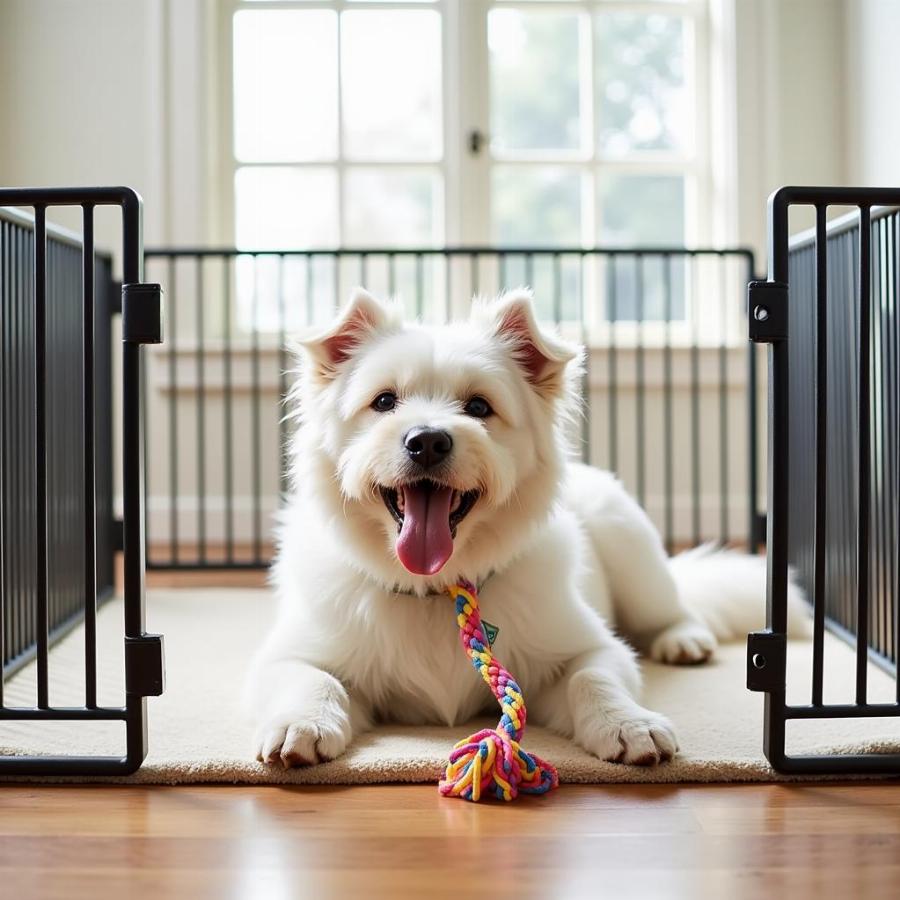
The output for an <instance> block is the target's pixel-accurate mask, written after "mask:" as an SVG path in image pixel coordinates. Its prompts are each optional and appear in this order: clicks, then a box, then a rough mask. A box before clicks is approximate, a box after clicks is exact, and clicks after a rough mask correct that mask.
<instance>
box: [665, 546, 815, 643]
mask: <svg viewBox="0 0 900 900" xmlns="http://www.w3.org/2000/svg"><path fill="white" fill-rule="evenodd" d="M669 566H670V570H671V572H672V576H673V578H674V579H675V583H676V585H677V586H678V593H679V595H680V596H681V598H682V602H683V603H684V604H685V605H686V606H687V607H688V609H689V610H690V611H691V612H692V613H693V614H694V615H695V616H697V618H699V619H700V620H701V621H703V622H705V623H706V625H708V626H709V628H710V630H711V631H712V632H713V633H714V634H715V636H716V637H717V638H718V639H719V640H720V641H737V640H743V639H744V638H745V637H746V636H747V634H748V633H749V632H751V631H757V630H759V629H760V628H764V627H765V624H766V621H765V620H766V614H765V596H766V561H765V558H764V557H762V556H749V555H748V554H746V553H739V552H738V551H736V550H718V549H716V548H715V547H714V546H713V545H711V544H707V545H704V546H702V547H695V548H694V549H693V550H688V551H686V552H685V553H681V554H679V555H678V556H675V557H673V558H672V559H671V560H670V561H669ZM810 634H811V630H810V617H809V612H808V607H807V604H806V602H805V599H804V596H803V591H802V590H801V589H800V587H799V586H798V585H797V584H796V583H795V581H794V579H793V577H792V578H791V581H790V584H789V586H788V635H789V636H790V637H809V635H810Z"/></svg>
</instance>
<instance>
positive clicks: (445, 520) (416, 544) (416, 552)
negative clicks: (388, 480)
mask: <svg viewBox="0 0 900 900" xmlns="http://www.w3.org/2000/svg"><path fill="white" fill-rule="evenodd" d="M452 498H453V491H452V489H451V488H448V487H430V486H429V487H425V486H422V485H415V484H413V485H409V486H407V487H405V488H403V527H402V528H401V529H400V536H399V537H398V538H397V556H398V557H399V558H400V562H401V563H403V565H404V566H405V567H406V569H408V570H409V571H410V572H412V573H413V575H434V574H435V573H436V572H440V570H441V569H442V568H443V567H444V563H445V562H447V560H448V559H450V555H451V554H452V553H453V535H451V534H450V501H451V500H452Z"/></svg>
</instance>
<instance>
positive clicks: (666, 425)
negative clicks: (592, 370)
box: [663, 254, 675, 555]
mask: <svg viewBox="0 0 900 900" xmlns="http://www.w3.org/2000/svg"><path fill="white" fill-rule="evenodd" d="M672 259H673V257H672V255H671V254H668V255H666V256H665V257H663V262H664V263H665V267H666V268H665V273H664V277H663V306H664V309H663V315H664V316H665V320H666V325H665V336H664V343H663V466H664V471H663V493H664V494H665V513H664V529H663V533H664V535H665V543H666V552H667V553H668V554H669V555H671V554H672V551H673V550H674V535H673V533H674V530H675V529H674V524H673V520H674V514H673V506H674V500H673V490H674V488H673V485H674V478H673V475H674V471H673V466H674V456H675V447H674V445H673V443H672Z"/></svg>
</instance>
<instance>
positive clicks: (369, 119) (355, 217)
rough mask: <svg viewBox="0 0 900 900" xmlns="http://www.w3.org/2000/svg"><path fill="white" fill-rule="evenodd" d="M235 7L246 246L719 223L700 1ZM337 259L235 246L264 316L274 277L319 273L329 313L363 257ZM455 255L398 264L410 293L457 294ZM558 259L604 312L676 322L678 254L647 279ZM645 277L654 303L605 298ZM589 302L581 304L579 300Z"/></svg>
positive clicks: (411, 0) (617, 233)
mask: <svg viewBox="0 0 900 900" xmlns="http://www.w3.org/2000/svg"><path fill="white" fill-rule="evenodd" d="M225 6H226V7H227V12H226V15H225V22H224V24H225V34H226V36H227V42H228V47H229V48H230V57H229V58H230V60H231V71H230V73H228V74H229V77H228V78H227V79H226V82H229V83H231V85H232V102H231V104H230V106H229V109H230V110H231V115H230V132H231V135H230V136H231V143H232V147H233V156H232V158H231V160H230V162H229V165H228V167H227V171H226V173H225V178H226V182H227V183H226V185H225V190H226V192H227V193H228V194H229V195H230V196H232V197H233V200H234V205H233V211H234V238H235V241H236V243H237V246H238V247H241V248H246V249H257V250H259V249H264V250H272V251H277V250H279V249H291V248H294V249H297V248H304V249H306V248H334V247H368V248H372V247H380V248H390V247H440V246H442V245H445V244H457V245H459V244H462V245H485V244H493V245H504V246H513V247H523V248H524V247H532V248H534V247H546V248H552V247H590V246H594V245H597V244H600V245H603V246H635V245H640V246H644V247H646V246H654V245H655V246H682V245H685V244H688V245H690V244H696V243H701V242H703V241H704V240H708V235H709V229H708V225H707V223H708V222H709V221H710V219H711V212H712V210H711V209H709V208H708V207H709V206H710V203H711V196H712V192H711V190H710V189H709V186H710V183H711V179H710V178H709V173H708V168H709V157H710V154H709V152H708V147H707V145H708V143H709V142H708V136H707V123H706V120H705V114H704V115H701V112H703V111H705V110H706V109H707V108H708V106H709V103H708V98H707V97H706V95H705V92H706V90H707V86H708V83H709V78H708V71H707V68H708V60H709V54H708V52H707V50H706V39H705V35H706V31H707V13H708V10H707V0H641V2H631V0H541V2H537V0H393V2H387V0H233V2H232V3H231V4H225ZM324 263H325V260H318V261H315V260H314V261H312V262H310V263H306V262H304V261H302V260H295V261H293V262H289V263H288V264H287V266H286V268H284V267H281V266H280V264H279V266H276V265H275V264H274V261H272V260H270V261H268V263H267V261H266V260H265V259H261V260H259V261H258V262H257V263H256V264H254V265H253V266H252V267H251V266H250V264H249V260H246V261H239V267H238V290H239V294H240V295H241V296H247V297H249V296H250V294H251V293H252V292H254V291H255V292H256V294H257V296H258V297H259V296H261V297H262V305H261V310H262V311H261V313H259V315H260V316H261V317H262V319H261V321H262V322H263V323H264V322H265V321H266V320H267V319H268V318H271V317H272V316H273V315H274V313H273V312H272V310H273V309H274V304H275V302H276V300H275V294H276V293H277V291H278V287H277V284H276V282H277V279H279V278H282V279H286V280H288V281H291V282H293V283H297V284H305V285H306V286H307V288H306V292H307V293H310V292H311V293H312V294H314V295H315V296H312V297H309V298H307V304H306V305H307V307H308V308H309V309H310V310H318V309H319V307H320V306H321V307H322V309H323V310H325V311H327V310H328V309H330V308H331V304H332V302H333V298H334V297H335V296H337V295H339V294H340V292H341V285H343V282H344V281H345V279H349V280H350V281H352V280H358V278H359V274H358V272H356V271H355V270H354V272H353V273H343V272H340V271H336V270H335V271H332V270H331V269H329V268H328V266H326V265H325V264H324ZM512 265H513V267H514V263H513V264H512ZM547 265H549V261H548V262H547ZM317 266H318V268H317ZM449 268H450V267H449V266H448V265H447V264H445V263H443V262H442V261H440V260H436V259H433V258H430V259H427V260H426V261H425V263H424V270H423V271H414V270H413V269H412V268H410V269H409V271H408V272H406V273H405V274H404V272H403V271H400V272H399V274H398V275H397V276H396V278H397V279H399V284H397V290H398V292H400V293H403V285H404V284H405V285H407V286H410V285H413V284H418V285H421V284H425V285H426V286H433V288H434V290H433V291H429V290H427V289H426V291H425V293H426V294H429V293H430V294H434V295H435V297H436V298H437V299H436V300H435V303H436V304H438V305H439V306H441V307H443V306H444V304H445V303H449V302H451V301H450V299H449V298H448V297H446V296H444V294H446V293H447V288H446V284H447V283H448V281H449V280H450V278H451V275H452V273H450V272H449ZM401 270H402V266H401ZM506 274H507V275H508V276H509V277H510V278H511V279H514V278H515V277H519V279H520V280H522V279H523V278H524V277H525V275H526V274H530V275H533V278H532V279H531V280H532V281H533V282H534V283H535V287H536V288H537V287H538V286H539V282H540V280H541V278H542V277H543V278H544V280H545V281H546V280H547V278H549V276H548V275H547V273H543V274H542V272H541V271H534V272H532V273H526V272H525V271H524V270H523V271H522V272H521V273H520V274H519V275H518V276H517V275H516V273H515V272H513V271H510V270H507V272H506ZM562 274H563V278H564V282H565V285H566V286H567V289H566V290H565V291H564V294H565V296H567V297H570V296H572V295H573V293H574V291H575V290H576V282H577V289H578V290H588V291H590V294H591V296H593V297H595V298H596V300H597V304H595V306H596V308H589V309H587V310H586V315H587V317H588V319H589V320H590V321H589V322H588V323H587V324H588V325H590V326H592V327H593V325H596V324H598V323H602V322H604V321H619V322H623V323H625V322H628V321H632V320H633V319H634V318H635V317H636V316H637V315H638V313H640V314H641V315H642V316H643V317H644V318H646V319H648V320H652V319H659V318H661V317H662V316H663V308H664V306H665V307H666V308H667V309H668V310H669V312H670V314H671V315H672V316H673V318H674V319H676V320H677V319H680V318H684V317H687V316H689V315H690V311H689V309H688V304H687V303H686V300H685V297H686V296H687V292H688V287H689V282H690V280H691V277H692V276H691V274H690V273H688V272H687V271H686V269H685V266H684V264H683V261H677V262H676V265H675V266H674V268H671V269H664V268H663V267H662V266H661V265H659V266H656V265H654V264H651V265H649V266H648V267H647V269H646V271H645V272H643V273H641V275H640V276H637V275H636V273H635V272H634V271H632V269H629V268H628V266H627V265H623V266H621V267H616V266H613V267H612V268H610V269H608V270H603V267H601V266H598V267H595V269H594V271H592V272H582V271H580V270H579V269H578V267H577V265H574V263H573V262H572V261H570V262H569V263H568V264H565V265H564V266H563V273H562ZM370 277H371V272H370ZM636 277H642V278H643V279H644V280H643V282H642V286H643V289H644V292H645V293H646V296H647V301H646V303H645V304H644V306H643V308H642V309H641V310H636V309H635V308H634V301H633V299H632V300H631V301H630V303H629V302H626V301H625V300H622V301H620V302H619V303H618V306H616V305H615V301H612V302H610V300H609V297H610V296H611V294H612V293H613V292H615V293H617V294H618V296H619V297H623V298H624V297H628V296H631V295H633V293H634V292H633V287H634V280H635V278H636ZM693 277H694V278H695V279H696V274H695V275H694V276H693ZM582 278H585V279H587V281H584V282H583V283H582V282H581V281H580V279H582ZM393 279H394V275H393V273H392V280H393ZM526 280H527V279H526ZM548 283H549V282H548ZM309 285H313V287H312V288H311V289H310V288H309ZM665 285H668V287H665ZM482 289H487V287H486V285H482ZM669 289H671V294H666V296H669V298H670V299H669V300H667V301H665V303H664V301H663V299H662V298H663V296H664V294H665V292H666V291H668V290H669ZM419 293H420V294H421V293H422V291H421V289H419ZM320 295H321V296H320ZM576 307H577V303H576V304H575V305H574V306H573V308H572V310H571V311H570V314H571V315H572V316H576V315H577V316H579V317H580V315H581V314H580V313H576ZM266 310H269V312H268V313H267V312H266ZM568 314H569V313H566V315H568Z"/></svg>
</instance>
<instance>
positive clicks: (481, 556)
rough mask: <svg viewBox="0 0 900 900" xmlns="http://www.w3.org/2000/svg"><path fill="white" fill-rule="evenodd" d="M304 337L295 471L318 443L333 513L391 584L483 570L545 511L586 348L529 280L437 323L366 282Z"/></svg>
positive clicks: (424, 583)
mask: <svg viewBox="0 0 900 900" xmlns="http://www.w3.org/2000/svg"><path fill="white" fill-rule="evenodd" d="M299 343H300V346H301V347H302V350H303V359H302V361H301V366H300V377H299V381H298V385H297V388H296V395H297V400H298V401H299V404H298V409H299V418H300V421H301V427H300V430H299V436H298V439H297V444H296V450H295V455H296V462H297V472H298V475H297V477H298V478H299V477H303V476H302V475H300V474H299V473H300V470H301V469H305V468H306V467H305V466H304V464H303V461H302V459H301V457H302V455H303V454H304V453H306V454H310V453H312V454H318V455H319V457H320V459H321V461H322V465H320V466H319V468H318V470H317V473H316V474H312V475H311V474H310V473H309V471H308V470H307V472H306V477H312V478H314V479H315V478H318V479H319V480H320V481H322V480H330V482H331V485H330V488H329V489H330V490H332V491H333V492H334V500H335V514H336V516H335V517H336V518H338V519H341V520H343V522H345V523H347V524H349V525H350V526H351V527H350V531H349V534H350V538H351V540H354V541H357V542H362V543H364V544H365V547H364V548H362V549H363V556H364V557H365V559H366V560H367V565H369V566H370V567H376V568H377V570H378V574H379V575H380V576H381V578H382V579H383V580H385V581H386V582H387V583H391V584H404V585H406V586H408V587H411V588H413V589H415V590H425V589H426V587H429V586H430V587H434V586H437V585H442V584H444V583H446V582H447V581H449V580H450V579H452V578H456V577H459V576H461V575H462V576H467V577H470V578H476V577H479V575H483V574H484V571H485V567H486V566H487V567H488V568H493V567H494V566H496V565H498V564H502V562H503V561H504V560H503V556H504V555H506V556H508V555H509V553H510V552H511V551H512V550H513V549H514V548H515V547H516V546H521V542H522V538H523V536H524V534H525V532H527V531H528V530H530V529H533V527H534V526H535V524H536V523H537V522H539V521H541V520H543V519H544V518H545V517H546V515H547V514H548V512H549V510H550V508H551V506H552V503H553V500H554V497H555V494H556V490H557V487H558V483H559V478H560V472H561V466H562V462H563V459H564V456H565V449H564V437H563V433H562V432H563V430H564V425H565V420H566V416H567V414H568V413H570V412H571V411H572V409H573V408H576V407H577V395H578V392H577V389H576V385H577V382H576V379H575V377H574V376H575V369H577V363H575V360H576V359H577V358H578V356H579V354H578V351H577V350H576V349H575V348H574V347H571V346H569V345H568V344H566V343H564V342H563V341H562V340H560V339H559V338H557V337H556V336H553V335H550V334H548V333H545V332H544V331H542V330H541V329H540V328H539V327H538V325H537V323H536V321H535V316H534V311H533V308H532V302H531V295H530V294H529V293H528V292H527V291H525V290H519V291H515V292H512V293H508V294H505V295H503V296H501V297H499V298H498V299H497V300H494V301H492V302H484V301H476V302H475V303H474V305H473V307H472V313H471V316H470V318H469V319H468V321H464V322H455V323H451V324H449V325H445V326H440V327H428V326H423V325H418V324H412V323H405V322H403V321H402V317H401V316H400V314H399V312H398V310H397V309H396V308H394V307H390V306H386V305H382V304H381V303H379V302H378V301H376V300H375V299H374V298H373V297H372V296H371V295H369V294H368V293H366V292H365V291H363V290H358V291H357V292H356V293H355V294H354V295H353V297H352V299H351V301H350V303H349V304H348V305H347V306H346V307H345V308H344V310H343V311H342V312H341V314H340V315H339V316H338V318H337V320H336V321H335V322H334V323H333V324H332V325H331V326H330V327H329V328H328V329H327V330H325V331H324V332H319V333H316V334H313V335H311V336H308V337H305V338H303V339H301V340H300V342H299ZM299 486H300V485H299V484H298V487H299ZM338 503H339V505H340V509H339V510H338V509H337V504H338ZM451 560H452V564H451ZM401 567H402V568H401ZM410 576H412V577H410Z"/></svg>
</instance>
